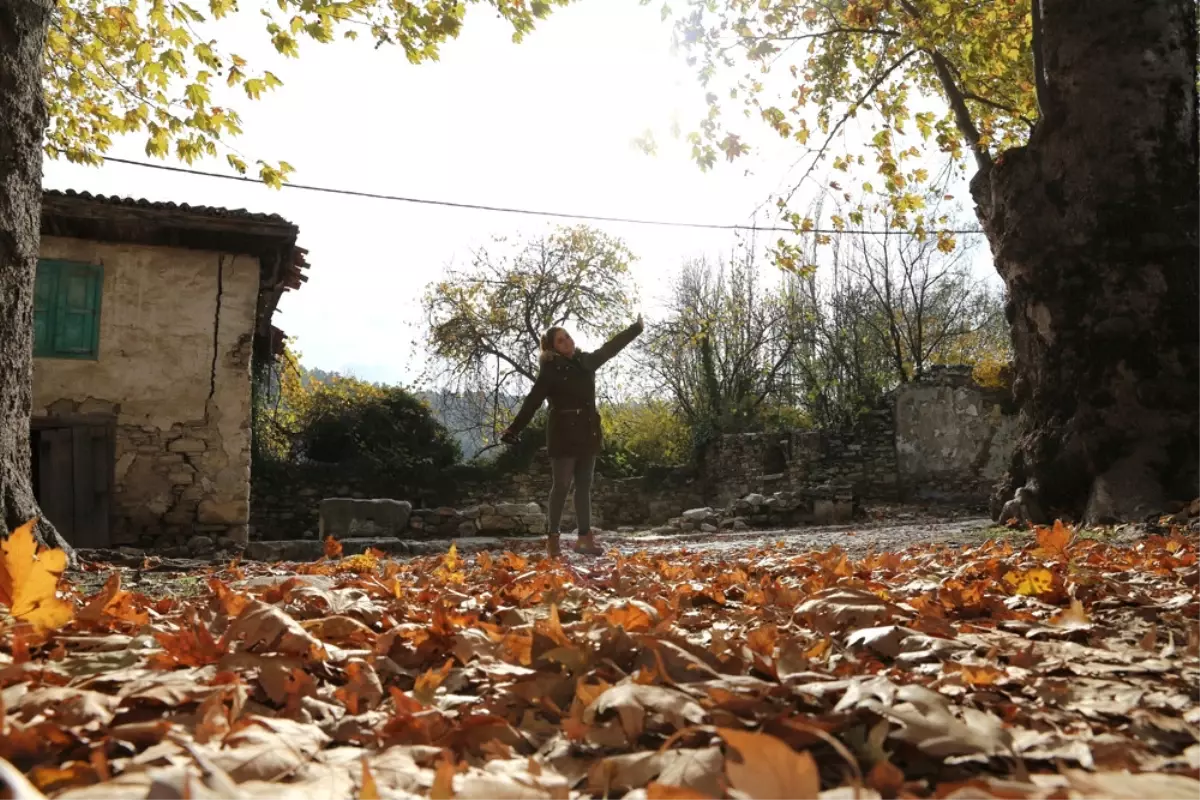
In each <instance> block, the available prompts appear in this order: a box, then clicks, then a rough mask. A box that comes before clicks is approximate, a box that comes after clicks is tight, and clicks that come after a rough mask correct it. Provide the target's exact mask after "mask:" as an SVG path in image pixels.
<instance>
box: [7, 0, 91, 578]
mask: <svg viewBox="0 0 1200 800" xmlns="http://www.w3.org/2000/svg"><path fill="white" fill-rule="evenodd" d="M53 5H54V3H53V0H0V524H2V525H3V526H4V529H5V530H4V531H0V533H3V532H7V531H11V530H12V529H13V528H15V527H16V526H17V525H20V524H22V523H25V522H27V521H29V520H30V519H32V518H34V517H39V516H40V512H39V510H38V507H37V501H36V500H35V499H34V497H33V484H32V480H31V476H30V452H29V412H30V409H31V407H32V403H33V397H32V384H33V279H34V274H35V270H36V269H37V256H38V242H39V238H40V229H41V224H40V220H41V210H42V131H43V130H44V129H45V126H46V108H45V103H44V102H43V99H42V69H41V68H42V50H43V49H44V47H45V44H46V30H47V28H48V26H49V23H50V10H51V8H52V7H53ZM37 532H38V537H39V538H40V539H41V540H42V542H43V543H44V544H49V545H52V546H56V547H62V548H64V549H66V550H67V551H68V553H71V556H72V559H71V560H72V561H74V553H73V552H72V551H71V550H70V548H69V546H68V545H67V543H66V542H65V541H63V539H62V537H61V536H60V535H59V534H58V532H57V531H56V530H55V529H54V527H53V525H51V524H50V523H49V522H46V521H44V520H43V521H41V522H39V524H38V531H37Z"/></svg>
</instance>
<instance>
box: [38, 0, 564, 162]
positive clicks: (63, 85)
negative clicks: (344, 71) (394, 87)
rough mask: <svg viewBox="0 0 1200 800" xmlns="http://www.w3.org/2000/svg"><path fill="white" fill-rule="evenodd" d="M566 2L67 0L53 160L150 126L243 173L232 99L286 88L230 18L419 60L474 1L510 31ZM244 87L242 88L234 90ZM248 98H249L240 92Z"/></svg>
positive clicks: (55, 21)
mask: <svg viewBox="0 0 1200 800" xmlns="http://www.w3.org/2000/svg"><path fill="white" fill-rule="evenodd" d="M568 2H569V0H532V2H526V0H466V1H465V2H463V1H462V0H428V2H425V3H410V2H407V0H259V1H256V0H248V1H246V2H242V3H239V2H238V0H202V3H197V4H189V3H188V2H185V0H58V3H57V6H56V8H55V10H54V13H53V16H52V19H51V23H50V30H49V33H48V35H47V40H46V57H45V60H44V80H43V84H44V87H45V96H46V104H47V106H46V107H47V112H48V116H49V120H50V123H49V126H48V128H47V131H46V139H45V151H46V154H47V155H49V156H50V157H52V158H57V157H65V158H67V159H68V160H70V161H72V162H76V163H90V164H95V163H99V162H100V159H101V158H102V156H103V154H104V153H105V152H107V151H108V150H109V149H110V147H111V146H112V143H113V140H114V138H115V137H118V136H121V135H128V134H139V133H140V134H143V135H145V137H146V153H147V155H150V156H154V157H159V158H165V157H167V156H170V155H174V156H176V157H177V158H179V159H180V160H182V161H184V162H187V163H189V164H190V163H193V162H195V161H196V160H198V159H201V158H204V157H211V156H220V155H222V154H223V155H224V156H225V159H226V161H227V162H228V164H229V165H230V166H231V167H233V168H234V169H235V170H237V171H238V172H239V173H243V174H244V173H246V172H247V171H248V170H249V168H250V166H249V164H248V163H247V158H246V157H245V156H243V155H242V154H240V153H238V152H237V151H236V150H234V149H232V148H231V147H230V146H229V142H230V140H231V139H233V138H235V137H236V136H237V135H238V134H240V133H241V131H242V127H241V124H242V123H241V116H240V115H239V113H238V111H237V108H236V107H234V105H233V104H237V103H238V102H239V100H241V101H244V100H257V99H258V98H260V97H262V96H263V94H265V93H266V92H269V91H271V90H272V89H274V88H276V87H278V86H280V85H282V83H283V81H282V80H281V79H280V78H279V77H278V76H276V75H275V74H273V73H272V72H270V71H268V70H265V69H259V68H256V67H255V65H254V64H253V63H250V61H249V60H248V59H246V58H244V57H242V56H241V55H239V54H237V53H235V52H232V51H229V50H227V49H226V48H225V47H223V46H222V45H220V44H219V43H218V41H217V38H216V33H217V31H216V28H217V26H216V25H214V24H213V23H219V22H220V21H222V20H224V19H225V18H227V17H242V18H245V19H246V21H247V24H249V20H251V19H258V18H260V17H259V15H261V20H262V25H263V36H264V37H265V38H266V39H267V40H269V42H270V44H271V46H272V47H273V48H274V49H275V50H276V51H277V52H278V53H280V54H282V55H283V56H285V57H288V58H295V57H298V56H299V54H300V48H301V45H302V43H305V42H308V43H312V42H316V43H321V44H324V43H329V42H333V41H335V40H337V39H357V38H360V37H362V38H367V39H370V40H372V41H373V42H374V44H375V46H376V47H381V46H383V45H394V46H396V47H399V48H401V49H402V50H403V51H404V54H405V56H406V57H407V58H408V60H409V61H410V62H412V63H414V64H416V63H420V62H423V61H429V60H437V59H438V57H439V54H440V47H441V45H442V44H443V43H445V42H446V41H447V40H448V39H453V38H455V37H456V36H458V33H459V31H460V30H461V28H462V23H463V17H464V15H465V14H466V10H467V7H468V6H470V5H475V4H478V5H487V6H490V7H492V8H494V9H495V11H496V12H497V13H498V14H499V16H501V17H502V18H504V19H505V20H507V21H508V23H509V24H510V25H511V26H512V29H513V40H514V41H518V42H519V41H521V39H522V38H523V37H524V36H525V35H526V34H527V33H529V31H531V30H532V29H533V26H534V24H535V23H536V22H537V21H538V20H539V19H543V18H545V17H546V16H547V15H549V14H550V13H551V11H552V10H553V9H554V7H555V6H563V5H566V4H567V3H568ZM230 90H236V93H235V92H234V91H230ZM239 95H240V96H241V97H240V98H239ZM256 165H257V171H258V176H259V177H260V178H261V179H262V180H263V181H264V182H266V183H267V184H269V185H273V186H278V185H279V184H280V183H281V182H282V181H283V180H285V179H286V178H287V175H288V173H289V172H291V171H292V166H291V165H289V164H288V163H287V162H285V161H277V162H274V163H269V162H268V161H266V160H263V159H256Z"/></svg>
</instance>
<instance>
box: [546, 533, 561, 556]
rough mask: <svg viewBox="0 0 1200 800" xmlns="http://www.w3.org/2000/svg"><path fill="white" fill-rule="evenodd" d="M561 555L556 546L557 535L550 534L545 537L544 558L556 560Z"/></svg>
mask: <svg viewBox="0 0 1200 800" xmlns="http://www.w3.org/2000/svg"><path fill="white" fill-rule="evenodd" d="M561 554H562V551H561V550H560V549H559V546H558V534H557V533H552V534H550V535H549V536H547V537H546V557H547V558H558V557H559V555H561Z"/></svg>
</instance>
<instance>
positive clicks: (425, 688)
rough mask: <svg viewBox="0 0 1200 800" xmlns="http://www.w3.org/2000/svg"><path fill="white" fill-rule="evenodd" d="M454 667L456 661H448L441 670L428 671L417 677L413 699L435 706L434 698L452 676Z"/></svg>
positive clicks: (449, 659)
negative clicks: (448, 677) (440, 687)
mask: <svg viewBox="0 0 1200 800" xmlns="http://www.w3.org/2000/svg"><path fill="white" fill-rule="evenodd" d="M453 666H454V659H453V658H448V659H446V663H445V664H443V665H442V668H441V669H439V670H432V669H430V670H426V671H425V672H424V673H423V674H421V675H418V676H417V680H416V683H415V684H414V686H413V691H412V693H413V697H415V698H417V699H418V700H420V701H421V702H422V703H424V704H425V705H432V704H433V696H434V694H435V693H436V692H437V689H438V687H439V686H441V685H442V682H443V681H445V680H446V677H447V676H448V675H449V674H450V669H451V668H452V667H453Z"/></svg>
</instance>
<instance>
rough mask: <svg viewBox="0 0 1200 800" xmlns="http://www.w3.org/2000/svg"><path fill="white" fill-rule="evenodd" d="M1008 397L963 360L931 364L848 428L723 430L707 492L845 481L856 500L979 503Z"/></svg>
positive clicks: (1006, 429) (1010, 443)
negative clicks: (980, 381) (981, 381)
mask: <svg viewBox="0 0 1200 800" xmlns="http://www.w3.org/2000/svg"><path fill="white" fill-rule="evenodd" d="M1008 402H1009V401H1008V392H1007V391H1004V390H989V389H984V388H982V387H980V386H978V385H977V384H975V383H974V381H972V379H971V375H970V369H969V368H965V367H944V368H934V369H932V370H931V371H930V373H929V374H928V375H927V376H925V377H923V378H922V379H921V380H919V381H915V382H913V383H909V384H905V385H903V386H900V387H899V388H897V389H896V390H895V391H894V392H893V393H892V394H891V396H890V397H889V398H888V400H887V403H886V404H885V405H884V407H883V408H881V409H878V410H875V411H871V412H869V413H867V414H865V415H863V417H862V418H860V419H859V421H858V422H857V424H855V425H854V426H853V427H850V428H846V429H842V430H831V431H782V432H775V433H754V434H735V435H729V436H724V437H721V439H719V440H718V441H717V442H716V443H715V444H714V445H713V446H712V447H711V448H710V450H709V452H708V453H707V454H706V457H705V474H706V479H707V482H708V485H709V486H710V487H711V494H712V497H711V499H712V500H713V501H714V503H715V504H717V505H720V506H727V505H728V504H729V503H730V502H731V501H733V500H735V499H737V498H740V497H745V496H746V495H748V494H762V495H770V494H773V493H776V492H789V491H790V492H804V491H807V490H811V489H813V488H815V487H821V486H828V487H841V486H848V487H850V488H851V489H852V490H853V492H854V495H855V498H856V499H857V500H858V501H859V502H897V501H909V502H933V503H947V504H958V505H969V506H973V505H983V504H986V502H987V498H988V495H989V493H990V491H991V487H992V485H993V484H994V483H995V481H996V480H997V479H998V478H999V477H1000V476H1001V475H1002V474H1003V473H1004V470H1005V469H1006V468H1007V466H1008V461H1009V457H1010V455H1011V453H1012V451H1013V448H1014V446H1015V444H1016V417H1015V415H1014V414H1013V413H1012V409H1009V408H1008V407H1007V405H1008Z"/></svg>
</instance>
